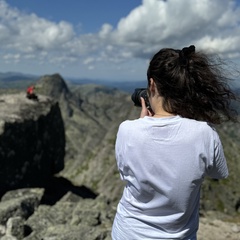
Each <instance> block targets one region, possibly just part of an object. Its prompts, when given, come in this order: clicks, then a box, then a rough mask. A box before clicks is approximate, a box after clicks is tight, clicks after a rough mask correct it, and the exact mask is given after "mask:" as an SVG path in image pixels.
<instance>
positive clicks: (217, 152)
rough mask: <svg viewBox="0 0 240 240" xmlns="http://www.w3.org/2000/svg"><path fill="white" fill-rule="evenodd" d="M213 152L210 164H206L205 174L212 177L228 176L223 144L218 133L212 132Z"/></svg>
mask: <svg viewBox="0 0 240 240" xmlns="http://www.w3.org/2000/svg"><path fill="white" fill-rule="evenodd" d="M214 135H215V136H214V154H213V159H212V161H211V164H210V165H209V166H208V171H207V175H208V176H209V177H211V178H214V179H221V178H227V177H228V167H227V162H226V158H225V155H224V151H223V146H222V143H221V140H220V138H219V136H218V134H217V133H216V132H215V134H214Z"/></svg>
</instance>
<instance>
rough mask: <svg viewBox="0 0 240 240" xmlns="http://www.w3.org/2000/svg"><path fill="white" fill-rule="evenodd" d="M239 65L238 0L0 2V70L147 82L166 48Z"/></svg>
mask: <svg viewBox="0 0 240 240" xmlns="http://www.w3.org/2000/svg"><path fill="white" fill-rule="evenodd" d="M192 44H193V45H195V47H196V51H206V52H208V53H215V54H218V55H219V56H220V57H222V58H224V59H227V60H229V61H231V62H234V63H236V64H237V66H238V65H239V63H240V1H239V0H181V1H180V0H119V1H114V0H0V72H22V73H27V74H34V75H45V74H54V73H59V74H61V75H62V76H63V77H64V78H76V79H80V78H87V79H94V80H96V79H100V80H107V81H142V80H145V79H146V71H147V67H148V63H149V60H150V59H151V57H152V56H153V54H154V53H156V52H157V51H159V50H160V49H161V48H165V47H169V48H175V49H181V48H183V47H186V46H190V45H192Z"/></svg>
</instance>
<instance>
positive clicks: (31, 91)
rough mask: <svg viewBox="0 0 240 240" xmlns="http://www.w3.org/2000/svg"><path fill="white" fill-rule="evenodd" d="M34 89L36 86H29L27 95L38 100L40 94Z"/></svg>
mask: <svg viewBox="0 0 240 240" xmlns="http://www.w3.org/2000/svg"><path fill="white" fill-rule="evenodd" d="M34 90H35V87H34V86H29V87H28V88H27V96H26V97H27V98H28V99H32V100H38V96H37V95H36V94H35V92H34Z"/></svg>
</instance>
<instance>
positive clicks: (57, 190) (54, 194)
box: [41, 177, 97, 205]
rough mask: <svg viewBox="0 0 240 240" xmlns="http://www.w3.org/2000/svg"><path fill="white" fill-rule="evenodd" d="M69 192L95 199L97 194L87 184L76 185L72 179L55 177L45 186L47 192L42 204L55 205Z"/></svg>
mask: <svg viewBox="0 0 240 240" xmlns="http://www.w3.org/2000/svg"><path fill="white" fill-rule="evenodd" d="M67 192H72V193H74V194H75V195H77V196H80V197H82V198H91V199H95V198H96V197H97V194H95V193H94V192H93V191H92V190H91V189H89V188H87V187H85V186H75V185H73V184H72V182H71V181H69V180H67V179H66V178H63V177H53V178H52V179H50V181H49V182H48V184H47V186H45V192H44V195H43V197H42V200H41V204H46V205H54V204H55V203H56V202H57V201H59V200H60V199H61V198H62V197H63V196H64V195H65V194H66V193H67Z"/></svg>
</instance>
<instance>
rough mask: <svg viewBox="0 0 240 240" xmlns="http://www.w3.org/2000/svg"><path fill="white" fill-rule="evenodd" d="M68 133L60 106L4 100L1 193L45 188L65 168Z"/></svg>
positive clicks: (13, 97) (20, 97)
mask: <svg viewBox="0 0 240 240" xmlns="http://www.w3.org/2000/svg"><path fill="white" fill-rule="evenodd" d="M64 156H65V129H64V123H63V119H62V116H61V111H60V108H59V105H58V103H57V102H55V101H53V100H50V99H48V98H46V97H44V96H39V101H33V100H29V99H27V98H26V96H25V94H24V93H20V94H10V95H1V96H0V165H1V168H0V192H2V193H3V192H4V191H6V190H9V189H14V188H20V187H30V186H42V185H44V184H46V183H47V182H48V180H49V178H50V177H52V176H53V175H54V174H55V173H58V172H60V171H61V170H63V168H64Z"/></svg>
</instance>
